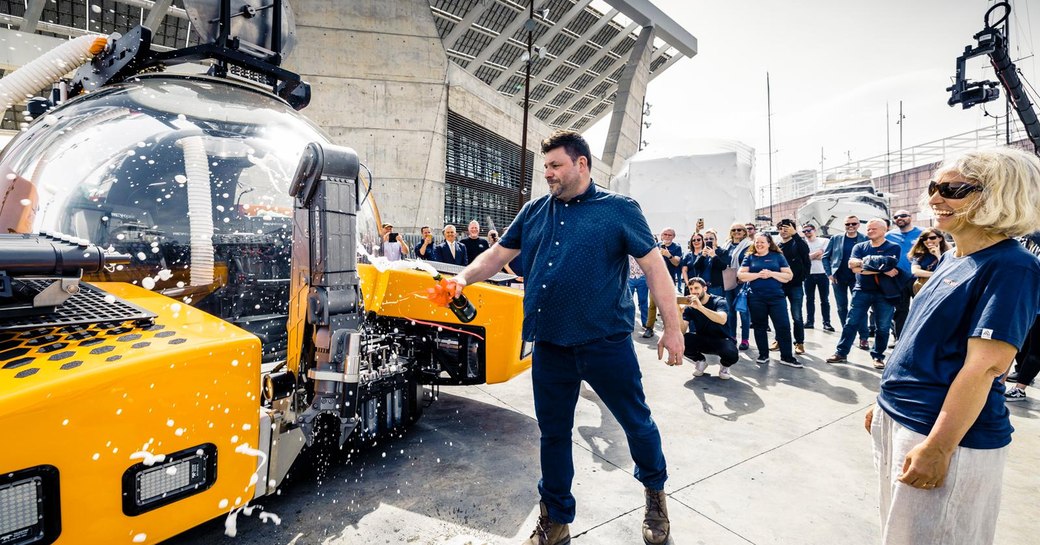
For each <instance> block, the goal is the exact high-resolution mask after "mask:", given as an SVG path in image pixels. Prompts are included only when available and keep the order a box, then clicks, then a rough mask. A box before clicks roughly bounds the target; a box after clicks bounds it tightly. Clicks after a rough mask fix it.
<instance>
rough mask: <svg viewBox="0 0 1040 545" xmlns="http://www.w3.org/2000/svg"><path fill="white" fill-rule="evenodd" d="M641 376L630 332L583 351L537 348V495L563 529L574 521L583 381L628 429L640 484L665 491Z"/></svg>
mask: <svg viewBox="0 0 1040 545" xmlns="http://www.w3.org/2000/svg"><path fill="white" fill-rule="evenodd" d="M642 377H643V375H642V373H640V371H639V362H638V361H636V352H635V347H634V346H633V344H632V336H631V334H630V333H627V332H626V333H621V334H618V335H615V336H611V337H607V338H605V339H599V340H595V341H592V342H589V343H586V344H583V345H579V346H559V345H555V344H551V343H546V342H536V343H535V345H534V356H533V363H532V366H531V381H532V383H533V386H534V412H535V415H536V416H537V417H538V429H539V430H541V435H542V436H541V463H542V479H541V480H540V481H539V482H538V492H539V494H541V498H542V501H543V502H544V503H545V507H546V509H548V511H549V518H551V519H552V520H554V521H556V522H560V523H564V524H569V523H571V522H573V521H574V512H575V502H574V496H573V495H572V494H571V481H573V480H574V459H573V457H572V454H571V447H572V445H571V429H572V428H573V427H574V406H575V404H576V403H577V401H578V392H579V390H580V388H581V381H583V380H584V381H585V382H586V383H588V385H589V386H591V387H592V389H593V391H595V392H596V395H598V396H599V398H600V400H602V401H603V404H604V405H606V407H607V409H609V410H610V413H611V414H613V415H614V418H615V419H616V420H617V421H618V423H619V424H621V428H622V429H624V430H625V436H626V437H627V438H628V451H629V452H630V453H631V454H632V460H633V461H634V462H635V464H636V469H635V477H636V479H638V480H639V482H641V483H643V486H645V487H647V488H650V489H653V490H662V489H663V488H664V482H665V480H666V479H667V478H668V471H667V468H666V465H665V460H664V452H662V451H661V434H660V432H658V430H657V424H655V423H654V420H653V418H651V416H650V407H648V406H647V405H646V397H645V396H644V395H643V381H642Z"/></svg>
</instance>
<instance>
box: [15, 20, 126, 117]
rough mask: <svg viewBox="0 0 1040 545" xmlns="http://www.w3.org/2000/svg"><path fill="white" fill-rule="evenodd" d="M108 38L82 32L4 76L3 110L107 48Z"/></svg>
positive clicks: (43, 87)
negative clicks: (82, 34)
mask: <svg viewBox="0 0 1040 545" xmlns="http://www.w3.org/2000/svg"><path fill="white" fill-rule="evenodd" d="M107 42H108V38H106V37H104V36H80V37H78V38H75V39H72V40H69V41H67V42H65V43H63V44H61V45H59V46H58V47H55V48H54V49H52V50H50V51H48V52H46V53H44V54H43V55H42V56H40V57H39V58H37V59H36V60H34V61H32V62H30V63H29V64H26V65H25V66H23V67H21V68H19V69H17V70H15V71H14V72H11V73H10V74H8V75H6V76H4V77H3V79H0V104H2V105H3V107H0V111H3V110H6V109H8V108H10V107H11V106H12V105H14V104H18V103H20V102H24V101H25V99H26V98H28V97H31V96H32V95H33V94H34V93H36V92H38V91H40V90H41V89H46V88H48V87H49V86H50V85H51V84H52V83H54V82H55V81H57V80H58V79H59V78H61V77H62V76H64V75H65V74H68V73H69V72H71V71H72V70H73V69H75V68H76V67H78V66H79V65H81V64H83V62H84V61H86V60H89V59H90V58H92V57H93V56H94V55H97V54H98V53H100V52H101V51H103V50H104V49H105V44H106V43H107Z"/></svg>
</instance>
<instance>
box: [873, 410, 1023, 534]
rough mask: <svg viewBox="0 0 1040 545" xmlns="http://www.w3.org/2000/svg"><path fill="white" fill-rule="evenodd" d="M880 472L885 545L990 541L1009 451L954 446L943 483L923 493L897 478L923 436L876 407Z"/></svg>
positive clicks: (875, 436)
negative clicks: (955, 447) (911, 450)
mask: <svg viewBox="0 0 1040 545" xmlns="http://www.w3.org/2000/svg"><path fill="white" fill-rule="evenodd" d="M870 435H871V437H872V438H873V440H874V467H875V468H876V469H877V470H878V493H879V494H878V495H879V499H880V503H881V509H880V511H881V543H882V544H883V545H985V544H992V543H993V536H994V533H996V530H997V513H998V512H999V511H1000V491H1001V479H1002V476H1003V474H1004V464H1005V462H1006V461H1007V452H1008V447H1003V448H999V449H970V448H965V447H957V450H956V451H955V452H954V454H953V458H952V459H951V460H950V469H949V471H948V473H947V475H946V482H945V483H944V484H943V485H942V487H940V488H935V489H932V490H924V489H920V488H914V487H912V486H910V485H908V484H903V483H901V482H899V481H898V480H897V478H898V477H899V475H900V474H902V472H903V460H904V459H905V458H906V454H907V453H908V452H909V451H910V449H912V448H913V447H914V446H916V445H917V444H919V443H921V442H922V441H924V439H925V436H924V435H921V434H920V433H916V432H914V431H911V430H910V429H908V428H906V427H904V426H902V425H900V424H899V423H897V422H896V421H895V420H893V419H892V417H890V416H888V414H887V413H885V411H883V410H881V408H880V407H875V408H874V420H873V422H872V423H871V425H870Z"/></svg>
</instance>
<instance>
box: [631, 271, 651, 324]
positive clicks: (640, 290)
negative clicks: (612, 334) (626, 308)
mask: <svg viewBox="0 0 1040 545" xmlns="http://www.w3.org/2000/svg"><path fill="white" fill-rule="evenodd" d="M628 289H630V290H632V291H633V292H635V294H636V303H637V304H638V305H639V319H640V320H642V321H641V322H639V323H640V324H641V325H642V326H643V327H646V320H647V318H648V316H647V315H646V310H647V306H648V305H649V304H650V300H649V297H650V294H649V288H648V287H647V285H646V277H645V276H641V277H639V278H629V279H628Z"/></svg>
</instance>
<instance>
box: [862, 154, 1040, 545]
mask: <svg viewBox="0 0 1040 545" xmlns="http://www.w3.org/2000/svg"><path fill="white" fill-rule="evenodd" d="M926 202H927V206H928V207H929V208H930V209H931V211H932V213H933V215H934V216H935V218H936V223H937V224H938V225H937V227H939V228H940V229H942V230H943V231H946V232H948V233H950V234H951V235H952V236H953V239H954V241H955V243H956V249H955V251H953V252H949V253H947V254H945V255H943V257H942V259H941V260H940V261H939V265H938V267H936V269H935V271H934V273H933V274H932V276H931V279H930V280H929V281H928V283H927V284H926V285H925V286H924V288H922V289H921V291H920V293H918V295H917V298H916V299H914V304H913V306H912V308H911V309H910V315H909V316H908V317H907V322H906V328H905V334H904V336H903V337H902V338H901V340H900V342H899V344H897V345H896V349H895V352H894V353H893V354H892V357H891V358H890V359H889V362H888V365H887V367H886V368H885V372H884V375H882V378H881V389H880V393H879V395H878V405H877V407H875V408H874V409H873V410H872V411H870V412H868V413H867V415H866V418H865V424H866V428H867V430H868V431H869V432H870V434H871V436H872V437H873V442H874V460H875V464H876V465H877V468H878V472H879V485H880V490H879V492H880V500H881V501H880V504H881V536H882V543H884V544H897V543H899V544H902V543H943V544H946V545H959V544H965V545H967V544H971V545H979V544H986V543H993V536H994V533H995V530H996V523H997V513H998V511H999V508H1000V492H1001V483H1002V475H1003V472H1004V464H1005V461H1006V459H1007V453H1008V444H1009V443H1010V442H1011V431H1012V428H1011V423H1010V421H1009V418H1008V411H1007V409H1006V408H1005V406H1004V389H1003V386H1002V385H1001V384H1000V381H999V380H998V377H1000V376H1001V375H1003V373H1004V372H1005V371H1006V370H1007V369H1008V366H1009V364H1010V362H1011V360H1012V359H1013V358H1014V356H1015V353H1016V352H1017V351H1018V349H1019V347H1021V346H1022V344H1023V342H1024V340H1025V338H1026V334H1027V333H1028V331H1029V328H1030V326H1031V325H1032V323H1033V320H1034V318H1035V317H1036V315H1037V310H1038V309H1040V261H1038V260H1037V259H1036V257H1035V256H1033V255H1032V254H1030V253H1029V252H1028V251H1026V250H1025V249H1024V248H1023V247H1022V245H1020V244H1019V243H1018V242H1016V241H1015V240H1012V238H1011V237H1016V236H1021V235H1025V234H1027V233H1030V232H1032V231H1034V230H1035V229H1036V226H1037V225H1040V207H1037V203H1038V202H1040V160H1038V159H1037V158H1036V157H1035V156H1033V155H1030V154H1028V153H1025V152H1022V151H1018V150H1014V149H1010V148H1003V149H996V150H984V151H973V152H969V153H966V154H964V155H962V156H960V157H958V158H956V159H954V160H952V161H950V162H949V163H947V164H945V165H943V166H942V167H940V168H939V170H938V171H937V172H936V173H935V176H934V178H933V181H932V182H931V183H929V184H928V197H927V201H926Z"/></svg>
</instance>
